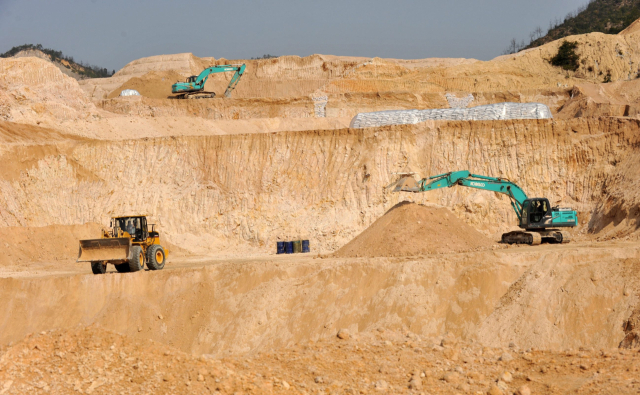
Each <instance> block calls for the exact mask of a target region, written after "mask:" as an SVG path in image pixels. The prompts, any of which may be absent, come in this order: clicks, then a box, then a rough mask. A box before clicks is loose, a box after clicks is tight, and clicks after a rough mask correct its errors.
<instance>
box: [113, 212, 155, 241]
mask: <svg viewBox="0 0 640 395" xmlns="http://www.w3.org/2000/svg"><path fill="white" fill-rule="evenodd" d="M111 228H112V229H113V231H114V234H116V233H117V229H118V228H119V229H121V230H122V231H124V232H127V233H129V234H130V235H131V237H133V241H134V242H143V241H145V240H147V237H148V235H149V232H148V231H147V217H145V216H131V217H116V218H112V219H111Z"/></svg>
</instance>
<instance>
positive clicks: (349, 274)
mask: <svg viewBox="0 0 640 395" xmlns="http://www.w3.org/2000/svg"><path fill="white" fill-rule="evenodd" d="M639 257H640V252H639V251H638V249H637V246H635V247H633V248H628V249H622V248H615V247H614V248H606V247H600V248H594V247H591V248H589V247H587V248H586V249H584V250H582V249H580V248H572V249H571V250H568V249H564V250H562V249H560V250H559V249H553V250H546V251H545V250H542V249H527V250H526V251H524V250H523V249H520V248H516V249H508V250H502V251H495V252H492V251H483V252H474V253H469V254H448V255H436V256H430V257H423V258H421V259H419V260H413V259H400V260H390V259H385V258H369V259H366V260H363V259H361V260H354V259H351V260H349V261H342V260H321V259H315V260H314V259H310V258H306V259H305V258H298V259H297V260H295V259H278V260H276V261H275V262H251V261H244V262H241V263H237V262H230V263H221V264H217V265H208V266H205V267H203V268H194V269H184V268H183V269H179V270H171V269H170V268H168V269H165V270H163V271H159V272H139V273H133V274H126V275H122V274H117V273H114V274H107V275H101V276H94V275H91V274H89V275H75V276H64V277H63V276H55V277H54V276H49V277H46V278H23V279H12V278H7V279H0V300H2V301H8V302H5V303H0V343H2V344H5V343H8V342H9V341H15V340H19V339H21V338H22V337H23V336H24V334H25V333H29V332H36V333H38V332H40V331H43V330H49V329H53V328H69V327H74V326H76V325H78V324H82V325H91V324H97V325H96V326H94V327H93V328H94V330H100V328H107V329H110V330H113V331H117V332H120V333H124V334H127V335H130V336H134V337H136V338H139V339H146V338H151V339H154V340H157V341H160V342H163V343H166V344H170V345H172V346H176V347H179V348H181V349H182V350H184V351H187V352H193V353H196V354H200V353H205V354H215V355H216V356H217V357H223V356H226V355H229V354H237V353H246V352H252V351H257V350H268V349H277V348H280V347H283V346H291V345H293V344H294V343H297V342H305V341H307V340H314V339H318V338H321V337H329V336H331V337H332V336H335V334H336V332H337V331H338V330H339V329H341V328H348V329H349V330H350V332H351V333H354V334H355V333H357V332H361V331H372V330H375V329H377V328H380V327H382V328H387V329H394V330H401V331H410V332H413V333H416V334H419V335H421V336H425V337H435V336H441V335H444V334H446V333H448V332H450V333H452V334H454V335H455V336H457V337H464V338H472V339H473V338H477V339H479V340H481V341H482V343H485V344H491V345H494V346H497V347H504V346H505V345H506V344H508V343H509V342H514V343H515V344H516V345H517V346H518V347H521V348H522V349H526V348H528V347H536V348H547V349H554V348H560V349H564V348H578V347H580V346H585V347H594V348H596V349H599V348H602V347H605V348H611V347H617V346H618V344H619V343H620V341H621V340H622V339H623V337H624V336H625V334H624V331H623V326H622V323H623V322H624V321H625V320H626V319H627V318H628V317H629V316H630V314H631V310H632V306H633V305H634V304H635V303H637V301H638V296H637V290H638V288H637V285H638V282H637V277H638V272H637V270H636V269H637V268H634V266H633V262H637V261H638V258H639ZM291 258H292V257H291ZM604 262H606V266H605V265H603V263H604ZM636 266H637V264H636ZM634 270H635V271H634ZM632 280H633V281H635V283H634V284H631V283H630V282H631V281H632ZM631 285H633V287H634V288H629V287H630V286H631ZM61 290H63V291H61ZM70 306H73V308H69V307H70Z"/></svg>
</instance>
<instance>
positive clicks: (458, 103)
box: [444, 93, 474, 108]
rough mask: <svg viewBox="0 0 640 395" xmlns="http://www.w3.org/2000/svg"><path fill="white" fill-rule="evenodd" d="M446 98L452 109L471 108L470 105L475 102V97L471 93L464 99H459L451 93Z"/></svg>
mask: <svg viewBox="0 0 640 395" xmlns="http://www.w3.org/2000/svg"><path fill="white" fill-rule="evenodd" d="M444 97H446V98H447V101H448V102H449V107H451V108H467V107H469V104H471V102H472V101H473V100H474V97H473V95H472V94H471V93H469V94H468V95H467V96H465V97H463V98H462V99H458V97H456V95H454V94H451V93H447V94H445V95H444Z"/></svg>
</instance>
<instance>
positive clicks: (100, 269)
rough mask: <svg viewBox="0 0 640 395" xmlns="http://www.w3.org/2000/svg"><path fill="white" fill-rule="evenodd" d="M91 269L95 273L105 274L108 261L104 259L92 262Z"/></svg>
mask: <svg viewBox="0 0 640 395" xmlns="http://www.w3.org/2000/svg"><path fill="white" fill-rule="evenodd" d="M91 271H92V272H93V274H105V273H106V272H107V263H106V262H102V261H96V262H91Z"/></svg>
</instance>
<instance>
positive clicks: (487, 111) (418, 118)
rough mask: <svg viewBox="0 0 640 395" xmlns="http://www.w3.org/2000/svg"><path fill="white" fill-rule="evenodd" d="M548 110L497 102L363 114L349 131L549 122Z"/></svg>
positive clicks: (538, 105) (532, 104)
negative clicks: (509, 121)
mask: <svg viewBox="0 0 640 395" xmlns="http://www.w3.org/2000/svg"><path fill="white" fill-rule="evenodd" d="M550 118H553V116H552V115H551V110H549V107H547V106H545V105H544V104H541V103H498V104H488V105H486V106H477V107H471V108H442V109H435V110H390V111H376V112H363V113H360V114H358V115H356V116H355V117H353V119H352V120H351V127H352V128H356V129H358V128H369V127H375V126H386V125H407V124H416V123H420V122H424V121H428V120H443V121H485V120H488V121H490V120H500V119H550Z"/></svg>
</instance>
